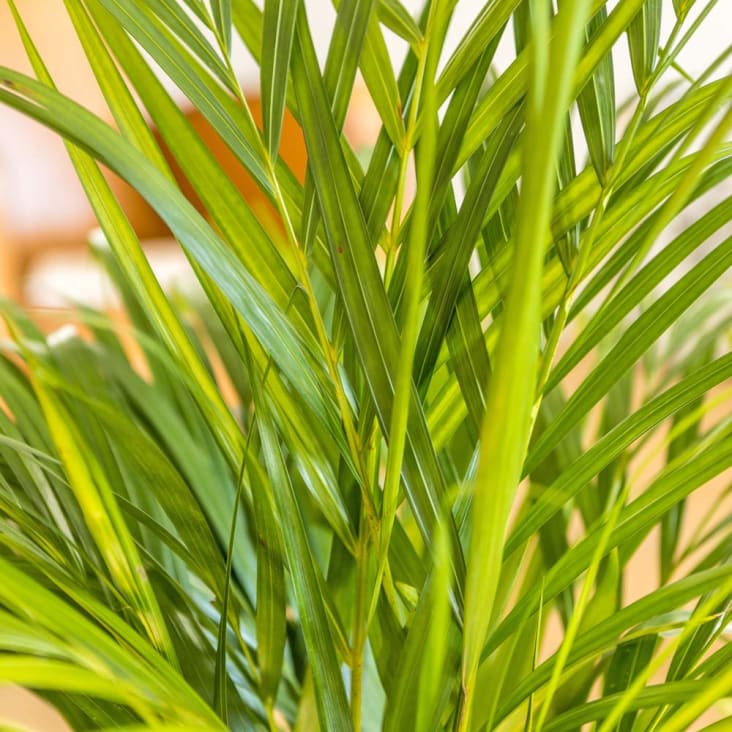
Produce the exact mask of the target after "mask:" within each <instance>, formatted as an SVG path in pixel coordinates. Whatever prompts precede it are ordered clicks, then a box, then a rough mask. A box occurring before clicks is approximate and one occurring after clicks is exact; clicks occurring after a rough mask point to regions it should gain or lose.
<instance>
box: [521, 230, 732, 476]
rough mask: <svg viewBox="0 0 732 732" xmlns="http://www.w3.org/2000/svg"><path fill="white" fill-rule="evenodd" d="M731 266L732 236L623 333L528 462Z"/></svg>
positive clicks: (556, 438)
mask: <svg viewBox="0 0 732 732" xmlns="http://www.w3.org/2000/svg"><path fill="white" fill-rule="evenodd" d="M731 266H732V237H730V238H729V239H727V240H726V241H725V242H723V243H722V244H720V245H719V246H718V247H717V248H716V249H715V250H714V252H712V253H711V254H708V255H707V256H706V257H705V258H704V259H703V260H702V261H701V262H700V263H699V264H697V265H696V266H695V267H693V268H692V269H691V270H689V272H687V273H686V274H685V275H684V276H683V277H681V278H680V279H679V281H678V282H676V283H675V284H674V285H673V286H672V287H671V288H669V290H668V291H667V292H666V293H664V294H663V295H662V296H661V297H659V298H658V299H657V300H656V301H655V302H654V303H653V304H652V305H651V306H650V307H649V308H648V310H646V311H645V312H644V313H643V315H641V317H640V318H638V320H636V321H635V322H634V323H633V324H632V325H631V326H630V327H629V328H628V329H627V330H626V331H625V333H623V335H622V336H621V337H620V339H619V340H618V342H617V344H616V345H615V346H614V348H613V349H612V351H611V352H610V354H609V355H608V357H607V358H606V360H605V361H604V362H603V364H602V365H601V366H598V367H597V368H596V369H594V370H593V371H592V373H591V374H590V375H589V376H588V377H587V378H586V379H585V380H584V381H583V382H582V385H581V386H580V387H579V388H578V389H576V390H575V391H574V393H573V394H572V396H571V397H570V398H569V400H568V401H567V404H566V405H565V407H564V409H563V410H562V412H561V413H560V414H559V415H558V416H557V418H556V420H555V421H554V422H553V423H552V424H551V425H549V426H548V428H547V430H546V431H545V432H544V433H543V434H542V435H541V437H540V438H539V440H538V441H537V443H536V445H535V446H534V448H533V450H532V453H531V456H530V458H529V460H528V461H527V463H528V465H533V464H535V461H536V460H538V459H541V458H542V457H544V456H545V455H546V454H547V453H548V451H549V450H550V449H551V446H554V445H556V443H557V442H558V441H559V440H560V439H561V438H562V437H563V436H564V435H566V434H567V432H568V431H569V430H570V429H571V428H572V427H573V426H574V425H576V424H577V423H578V422H579V420H580V419H581V418H582V417H583V416H584V415H585V414H586V413H587V411H588V410H589V409H590V408H591V407H592V406H593V405H594V404H596V403H597V402H598V401H599V400H600V398H601V397H602V396H603V395H604V394H606V393H607V391H608V390H609V389H610V387H611V386H612V385H613V384H614V383H615V382H616V381H617V380H618V379H619V378H620V376H621V375H622V374H623V373H625V372H626V371H627V370H628V369H629V368H630V367H631V366H632V365H633V364H634V363H635V362H636V361H637V360H638V358H640V356H642V355H643V353H644V352H645V351H646V350H647V349H648V348H649V346H650V345H651V344H652V343H654V342H655V340H656V339H657V338H659V337H660V336H661V334H662V333H663V332H664V331H665V330H667V329H668V327H669V326H670V324H671V323H672V322H673V321H674V320H676V319H677V318H678V317H679V316H680V315H681V314H682V313H683V312H684V311H685V310H686V309H687V308H688V307H689V306H690V305H691V304H692V303H693V302H694V301H695V300H696V299H697V298H699V297H700V296H701V295H702V294H703V293H704V292H705V291H706V290H707V289H708V288H709V287H710V286H711V285H712V284H713V283H714V282H716V280H717V279H719V277H721V276H722V275H723V274H724V273H725V272H726V271H727V270H728V269H729V267H731Z"/></svg>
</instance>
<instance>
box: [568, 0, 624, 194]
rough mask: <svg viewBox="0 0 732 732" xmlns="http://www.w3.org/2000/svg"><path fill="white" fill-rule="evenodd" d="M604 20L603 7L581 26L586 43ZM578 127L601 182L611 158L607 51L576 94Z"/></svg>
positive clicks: (611, 92) (612, 119)
mask: <svg viewBox="0 0 732 732" xmlns="http://www.w3.org/2000/svg"><path fill="white" fill-rule="evenodd" d="M606 20H607V9H606V8H605V6H603V7H602V8H601V9H600V10H599V11H598V12H597V13H595V15H594V16H593V17H592V19H591V20H590V22H589V23H588V24H587V28H586V29H585V37H586V39H587V40H586V42H587V44H588V45H589V44H591V43H592V41H593V40H594V37H595V35H596V34H597V33H598V32H599V31H600V29H601V28H602V26H603V24H604V23H605V21H606ZM577 106H578V108H579V113H580V119H581V120H582V128H583V129H584V132H585V139H586V140H587V148H588V150H589V152H590V160H592V165H593V166H594V167H595V171H596V172H597V177H598V178H599V179H600V182H601V183H604V182H605V178H606V174H607V171H608V168H609V167H610V166H611V165H612V163H613V160H614V158H615V75H614V72H613V59H612V55H611V54H610V53H608V54H606V55H605V57H604V58H603V59H602V60H601V61H600V63H599V64H598V66H597V68H596V69H595V72H594V73H593V74H592V76H591V77H590V80H589V81H588V82H587V84H585V86H584V87H583V89H582V91H581V92H580V94H579V96H578V97H577Z"/></svg>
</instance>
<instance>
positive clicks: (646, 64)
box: [628, 0, 663, 95]
mask: <svg viewBox="0 0 732 732" xmlns="http://www.w3.org/2000/svg"><path fill="white" fill-rule="evenodd" d="M662 8H663V2H662V0H645V2H644V3H643V6H642V7H641V9H640V11H639V12H638V15H636V17H635V18H634V19H633V21H632V22H631V24H630V26H629V27H628V48H629V49H630V62H631V66H632V67H633V78H634V79H635V86H636V88H637V89H638V93H639V94H641V95H642V94H645V93H646V92H647V91H648V90H647V89H646V82H647V81H648V79H649V77H650V76H651V74H652V73H653V69H654V68H655V66H656V56H657V55H658V42H659V39H660V37H661V10H662Z"/></svg>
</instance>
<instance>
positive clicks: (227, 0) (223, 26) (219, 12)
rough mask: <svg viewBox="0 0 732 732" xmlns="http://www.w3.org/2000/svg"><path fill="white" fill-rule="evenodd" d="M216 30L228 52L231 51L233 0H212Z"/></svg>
mask: <svg viewBox="0 0 732 732" xmlns="http://www.w3.org/2000/svg"><path fill="white" fill-rule="evenodd" d="M211 10H212V11H213V17H214V22H215V23H216V30H217V31H218V33H219V37H220V38H221V40H222V42H223V46H224V51H225V52H226V53H227V54H230V53H231V28H232V25H231V0H211Z"/></svg>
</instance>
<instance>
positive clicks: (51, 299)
mask: <svg viewBox="0 0 732 732" xmlns="http://www.w3.org/2000/svg"><path fill="white" fill-rule="evenodd" d="M16 3H17V5H18V8H19V10H20V11H21V13H22V15H23V17H24V19H25V21H26V23H27V25H28V27H29V30H30V33H31V35H32V37H33V38H34V40H35V41H36V43H37V45H38V46H39V49H40V51H41V53H42V55H43V57H44V60H45V61H46V63H47V65H48V66H49V68H50V70H51V73H52V74H53V76H54V78H55V80H56V83H57V85H58V87H59V88H60V89H61V91H63V92H64V93H66V94H68V95H69V96H70V97H72V98H73V99H75V100H76V101H78V102H80V103H81V104H83V105H84V106H86V107H88V108H89V109H91V110H92V111H94V112H95V113H96V114H97V115H99V116H100V117H102V118H104V119H109V118H110V116H109V113H108V110H107V109H106V106H105V104H104V101H103V98H102V96H101V93H100V91H99V89H98V87H97V85H96V82H95V80H94V77H93V75H92V73H91V71H90V70H89V68H88V65H87V64H86V62H85V59H84V54H83V51H82V49H81V47H80V45H79V43H78V41H77V40H76V39H75V35H74V31H73V28H72V26H71V23H70V21H69V20H68V17H67V15H66V11H65V9H64V3H63V2H62V0H16ZM404 4H405V5H406V6H407V7H408V8H409V9H410V10H413V11H417V10H418V9H419V7H420V6H421V2H419V1H418V0H406V2H405V3H404ZM615 4H616V3H615V2H609V3H608V5H609V7H610V8H612V6H614V5H615ZM482 5H483V0H459V1H458V3H457V9H456V13H455V17H454V20H453V22H452V24H451V27H450V29H449V32H448V36H447V48H446V54H449V52H450V49H451V48H452V47H454V44H455V43H456V42H457V40H458V39H459V38H460V37H462V35H463V34H464V33H465V31H466V30H467V28H468V27H469V25H470V23H471V22H472V20H473V18H474V17H475V15H476V13H477V12H478V10H479V9H480V8H481V7H482ZM306 7H307V10H308V13H309V16H310V18H311V24H312V25H313V26H314V27H318V28H322V32H319V33H317V34H315V39H316V42H318V41H319V42H320V45H319V47H318V49H317V50H318V52H319V54H320V56H321V60H322V59H324V57H325V54H326V53H327V43H328V39H329V37H330V29H331V27H332V24H333V20H334V11H333V8H332V4H331V3H330V2H329V1H328V0H306ZM664 13H665V19H664V28H665V33H666V34H667V33H668V29H669V27H670V26H671V25H672V22H673V8H672V3H671V0H665V6H664ZM703 28H704V30H703V31H702V32H701V33H700V34H698V35H697V36H696V38H695V40H694V41H693V42H692V43H691V44H690V45H689V46H688V47H687V48H686V49H685V50H684V52H683V53H682V55H681V57H680V60H679V61H680V66H681V67H682V68H683V70H684V71H685V72H686V73H687V74H688V75H689V76H690V77H692V78H694V77H696V76H697V75H698V74H699V73H701V72H702V71H703V70H704V69H705V68H706V66H707V65H708V63H709V62H710V61H711V60H712V59H713V58H715V57H716V56H717V55H719V53H721V52H722V50H724V48H725V47H726V46H727V45H728V44H729V43H730V40H731V39H732V2H731V1H730V0H722V2H720V3H718V4H717V6H716V8H715V10H714V11H713V12H712V13H711V15H710V17H709V18H707V20H706V21H705V23H704V26H703ZM385 36H386V40H387V44H388V47H389V50H390V53H391V55H392V58H393V59H394V62H395V64H397V65H398V64H399V63H400V61H401V58H403V56H404V54H405V53H406V46H405V44H404V43H403V42H401V41H400V40H399V39H397V38H396V37H395V36H393V35H392V34H390V33H389V31H385ZM663 37H665V36H664V35H662V38H663ZM614 53H615V56H616V59H615V60H616V67H615V80H616V94H617V100H618V105H621V104H622V103H623V102H624V101H625V100H626V99H628V98H629V97H631V96H632V95H633V94H634V92H635V90H634V86H633V80H632V75H631V72H630V65H629V63H628V56H627V49H626V46H625V43H624V41H622V42H621V43H619V44H618V45H617V46H616V49H615V51H614ZM446 58H447V55H446V56H445V57H443V63H444V61H445V60H446ZM512 59H513V43H512V33H511V32H510V30H509V32H507V33H506V34H505V35H504V41H503V42H502V44H501V47H500V48H499V52H498V55H497V59H496V65H497V66H498V67H499V68H501V69H503V68H505V67H506V66H507V65H508V63H510V61H511V60H512ZM234 64H235V68H236V70H237V73H238V75H239V78H240V80H241V83H242V86H243V88H244V90H245V93H246V95H247V97H248V99H249V100H250V103H251V106H252V110H253V113H254V115H255V117H256V116H257V114H258V111H259V94H258V70H257V67H256V65H255V64H254V62H253V60H252V58H251V56H250V55H249V54H248V53H247V52H246V50H245V49H244V48H242V47H237V48H236V51H235V54H234ZM0 65H2V66H8V67H11V68H13V69H18V70H23V71H26V72H28V73H30V67H29V64H28V62H27V60H26V58H25V54H24V51H23V48H22V45H21V43H20V40H19V38H18V36H17V32H16V29H15V26H14V23H13V21H12V18H11V15H10V10H9V8H8V6H7V4H6V3H4V2H3V1H2V0H0ZM722 73H729V67H727V68H726V69H725V68H722V69H720V70H719V74H722ZM166 83H167V82H166ZM169 88H171V90H172V91H173V92H174V94H175V90H174V89H172V87H170V85H169ZM176 99H177V101H178V102H179V104H180V106H181V108H182V109H184V110H186V111H187V113H188V116H189V119H190V121H191V123H192V124H193V125H194V126H195V127H196V128H197V129H198V130H199V131H200V132H202V133H203V134H208V137H207V138H206V139H207V140H208V142H209V145H210V147H211V149H212V150H213V151H214V152H215V154H216V155H217V156H218V157H219V159H220V160H221V162H222V163H224V166H225V168H226V170H227V172H229V173H230V175H231V176H232V178H233V179H234V180H235V181H236V183H237V185H238V186H239V188H240V189H241V190H242V191H243V192H244V195H245V196H246V198H247V199H248V201H249V202H250V205H251V206H252V207H253V208H254V209H255V210H257V211H258V212H259V214H260V216H262V217H265V218H266V216H267V211H268V204H267V202H266V201H264V200H263V198H262V197H261V195H260V194H259V193H258V191H257V189H256V186H255V185H254V184H253V182H252V181H251V180H250V179H249V177H248V175H247V174H246V173H245V172H244V171H243V169H241V167H240V166H238V164H237V163H236V162H235V161H234V160H233V159H231V156H227V154H226V153H225V151H224V148H223V145H221V144H220V143H219V141H218V139H217V138H216V136H215V135H214V134H213V133H211V132H209V133H207V127H206V124H205V122H204V121H203V120H202V119H201V117H200V115H198V114H197V113H196V112H195V110H193V109H191V108H190V107H189V106H188V105H187V103H186V100H185V99H183V98H182V97H181V95H180V94H176ZM631 110H632V108H631ZM622 123H623V119H622V118H621V119H620V120H619V127H620V128H621V129H622ZM378 130H379V124H378V118H377V117H376V116H375V113H374V112H373V111H372V107H371V103H370V99H369V96H368V92H367V91H366V90H365V88H364V87H363V86H362V85H361V86H360V87H359V88H358V89H357V91H356V93H355V94H354V97H353V100H352V103H351V108H350V111H349V115H348V120H347V123H346V135H347V136H348V138H349V140H350V141H351V143H352V144H353V146H354V147H355V148H356V149H357V150H361V151H365V152H366V153H367V151H368V149H369V147H370V145H372V144H373V142H374V140H375V138H376V135H377V134H378ZM580 139H581V134H580V133H579V130H578V134H577V135H576V136H575V140H576V141H578V140H580ZM282 155H283V157H284V158H285V160H286V161H287V162H288V163H289V164H290V166H291V167H292V168H293V170H294V172H295V173H296V174H297V175H299V176H302V175H303V173H304V170H305V165H306V156H305V151H304V147H303V141H302V136H301V135H300V132H299V129H298V127H297V125H296V123H295V122H294V121H293V120H292V119H291V118H290V119H288V120H287V122H286V125H285V130H284V134H283V146H282ZM577 158H578V163H580V164H583V163H582V161H584V159H585V155H584V151H583V150H582V149H581V148H580V146H579V144H578V150H577ZM109 179H110V181H112V184H113V186H114V189H115V191H116V192H117V194H118V196H119V198H120V201H121V202H122V203H123V207H124V209H125V211H126V213H127V215H128V216H129V218H130V220H131V222H132V224H133V226H134V227H135V229H136V231H137V233H138V235H139V236H140V238H141V239H142V240H143V242H144V246H145V249H146V251H147V253H148V255H149V257H150V260H151V262H152V264H153V268H154V270H155V272H156V273H157V275H158V277H159V279H160V280H161V283H162V284H163V285H164V287H166V288H168V289H174V288H184V289H185V288H188V287H191V286H192V281H193V280H192V275H191V273H190V272H189V269H188V267H187V264H186V262H185V259H184V257H183V255H182V254H181V253H180V251H179V250H178V248H177V246H176V244H175V242H173V241H172V240H171V239H170V238H169V236H168V232H167V230H166V228H165V226H164V225H163V224H162V222H161V221H160V220H159V219H158V218H157V217H156V216H155V214H154V212H153V211H152V210H151V209H150V208H149V207H148V206H147V205H146V204H145V202H144V201H143V200H142V199H141V198H140V197H139V196H137V195H136V194H135V193H134V191H132V190H131V189H130V188H129V187H127V186H126V185H125V184H124V183H123V182H122V181H120V180H119V179H116V178H115V177H114V176H113V175H112V174H109ZM179 182H180V184H181V186H182V187H183V189H184V190H185V191H188V192H190V187H189V186H188V185H187V184H186V182H185V181H184V180H183V179H182V178H181V179H180V181H179ZM730 192H732V190H731V189H730V185H729V184H727V187H726V190H725V191H722V190H719V189H717V190H716V191H713V192H712V193H711V194H709V195H707V196H705V197H702V199H700V201H699V202H697V204H695V205H694V206H692V207H690V208H689V209H687V210H686V211H685V213H684V214H683V216H685V217H694V216H696V215H697V214H698V212H699V208H700V207H708V206H709V205H710V204H711V203H712V202H713V201H712V200H710V198H711V199H713V200H718V199H720V198H721V197H722V196H726V195H729V193H730ZM95 227H96V222H95V220H94V217H93V215H92V213H91V210H90V207H89V205H88V203H87V201H86V199H85V197H84V194H83V191H82V189H81V186H80V184H79V183H78V182H77V180H76V177H75V175H74V171H73V168H72V166H71V164H70V162H69V160H68V157H67V154H66V151H65V148H64V146H63V144H62V142H61V141H60V140H59V139H58V138H57V137H56V136H55V135H54V134H53V133H51V132H49V131H48V130H46V129H44V128H42V127H41V126H39V125H37V124H36V123H34V122H32V121H29V120H27V119H25V118H24V117H22V116H21V115H19V114H18V113H16V112H14V111H12V110H10V109H8V108H5V107H2V106H0V295H2V296H3V297H5V298H11V299H12V300H14V301H16V302H17V303H19V304H21V305H23V306H24V307H25V308H27V309H29V311H30V312H31V313H33V314H34V316H35V317H36V318H37V319H38V320H39V322H40V323H41V324H42V325H44V327H48V328H49V329H50V328H52V327H57V326H58V325H59V324H60V322H61V321H62V320H63V317H64V315H65V314H66V315H68V312H69V311H68V308H69V307H70V306H71V305H72V304H74V303H76V304H78V303H81V304H84V305H90V306H95V307H103V308H107V309H112V310H113V309H114V308H115V307H116V305H117V303H116V300H115V298H114V295H113V292H112V289H111V287H110V285H109V283H108V282H107V281H106V279H105V277H104V276H103V274H102V273H101V271H100V270H99V269H98V268H97V267H96V266H95V265H94V261H93V258H92V256H91V254H90V251H89V246H88V242H89V240H90V238H94V234H93V232H94V230H95ZM672 233H673V232H672V231H670V232H667V233H666V234H665V236H671V235H672ZM729 234H730V231H729V230H727V231H724V230H722V231H720V232H718V236H720V237H726V236H729ZM97 238H98V235H97ZM715 241H716V240H715ZM699 256H701V253H700V255H699ZM726 287H728V288H729V287H730V284H729V280H727V284H726ZM653 562H654V565H655V556H654V559H653ZM648 571H652V572H655V569H649V570H648ZM638 582H639V584H638V588H637V590H638V593H639V594H640V591H641V590H642V588H643V587H644V586H646V588H647V584H648V575H647V574H646V573H645V570H643V569H641V570H640V571H639V580H638ZM630 592H631V593H632V592H633V589H632V588H631V589H630ZM10 720H13V722H14V723H16V724H22V725H23V727H24V728H25V729H30V730H41V731H42V732H47V731H49V732H50V731H51V730H56V729H64V727H63V725H62V721H61V720H60V718H59V717H58V715H55V714H54V713H53V712H52V711H51V710H49V709H47V708H44V707H43V705H40V706H39V704H38V703H37V701H35V700H34V697H33V696H32V695H30V694H29V693H27V692H23V691H21V690H18V689H13V688H10V687H0V727H2V724H3V722H9V721H10Z"/></svg>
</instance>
